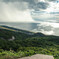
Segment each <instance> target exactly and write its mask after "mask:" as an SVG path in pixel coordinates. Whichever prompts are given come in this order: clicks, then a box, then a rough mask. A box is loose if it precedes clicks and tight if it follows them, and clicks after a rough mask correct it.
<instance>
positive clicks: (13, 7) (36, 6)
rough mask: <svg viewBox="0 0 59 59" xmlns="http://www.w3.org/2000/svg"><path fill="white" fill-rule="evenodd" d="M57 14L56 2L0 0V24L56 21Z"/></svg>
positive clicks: (44, 0)
mask: <svg viewBox="0 0 59 59" xmlns="http://www.w3.org/2000/svg"><path fill="white" fill-rule="evenodd" d="M52 12H55V13H56V14H55V13H54V14H53V13H52ZM58 12H59V1H58V0H0V22H2V21H3V22H15V21H16V22H34V21H40V20H44V21H46V20H54V21H56V20H57V21H58V19H59V17H58V16H59V14H58Z"/></svg>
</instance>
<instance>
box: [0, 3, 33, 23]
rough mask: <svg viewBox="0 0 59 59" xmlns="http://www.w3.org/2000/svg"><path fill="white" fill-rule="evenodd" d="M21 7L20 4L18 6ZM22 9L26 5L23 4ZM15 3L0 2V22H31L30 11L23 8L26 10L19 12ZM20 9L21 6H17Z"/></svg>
mask: <svg viewBox="0 0 59 59" xmlns="http://www.w3.org/2000/svg"><path fill="white" fill-rule="evenodd" d="M20 5H21V4H20ZM23 5H24V6H23V7H25V5H27V4H26V3H23ZM17 6H18V2H17V3H15V2H14V3H12V2H9V3H5V2H0V21H5V22H8V21H9V22H33V19H32V17H31V15H30V11H29V10H28V9H26V8H27V6H26V7H25V9H26V10H20V9H18V8H17ZM19 7H20V8H21V9H22V5H21V6H19Z"/></svg>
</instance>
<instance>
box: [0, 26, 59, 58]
mask: <svg viewBox="0 0 59 59" xmlns="http://www.w3.org/2000/svg"><path fill="white" fill-rule="evenodd" d="M10 49H11V50H13V51H16V52H20V53H21V54H22V55H21V54H20V57H22V56H29V55H33V54H38V53H39V54H47V55H53V56H54V57H55V58H59V57H58V56H59V37H58V36H49V35H44V34H42V33H33V32H29V31H25V30H21V29H16V28H13V27H8V26H0V52H2V55H5V52H4V53H3V50H6V51H9V52H6V53H7V54H8V53H11V52H10ZM12 53H13V52H12ZM0 55H1V53H0ZM13 56H19V53H16V55H15V54H14V53H13Z"/></svg>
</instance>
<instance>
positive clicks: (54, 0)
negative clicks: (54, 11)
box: [48, 0, 58, 2]
mask: <svg viewBox="0 0 59 59" xmlns="http://www.w3.org/2000/svg"><path fill="white" fill-rule="evenodd" d="M48 1H52V2H53V1H58V0H48Z"/></svg>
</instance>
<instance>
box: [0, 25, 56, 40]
mask: <svg viewBox="0 0 59 59" xmlns="http://www.w3.org/2000/svg"><path fill="white" fill-rule="evenodd" d="M12 36H14V37H15V39H22V40H23V39H25V38H28V37H56V36H49V35H44V34H42V33H34V32H30V31H26V30H22V29H17V28H13V27H9V26H4V25H0V38H4V39H10V38H12Z"/></svg>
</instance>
